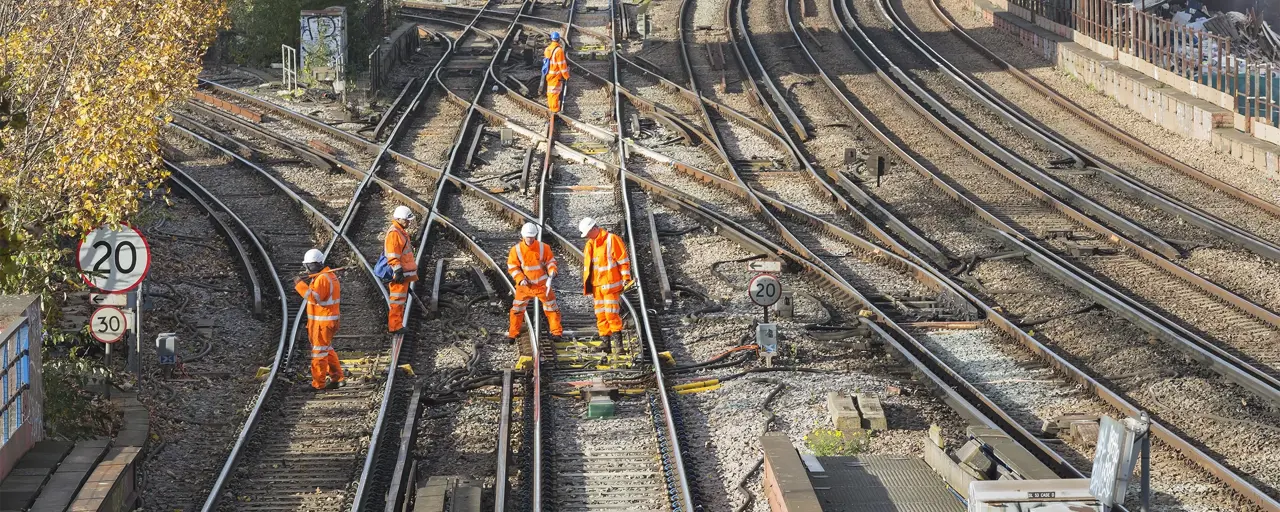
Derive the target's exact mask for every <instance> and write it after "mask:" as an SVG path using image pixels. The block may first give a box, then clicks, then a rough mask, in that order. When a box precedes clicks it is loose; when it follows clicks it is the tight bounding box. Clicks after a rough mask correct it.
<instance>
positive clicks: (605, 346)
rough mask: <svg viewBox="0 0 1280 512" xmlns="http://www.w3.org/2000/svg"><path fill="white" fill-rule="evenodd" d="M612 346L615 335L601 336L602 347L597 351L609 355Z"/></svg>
mask: <svg viewBox="0 0 1280 512" xmlns="http://www.w3.org/2000/svg"><path fill="white" fill-rule="evenodd" d="M612 344H613V335H605V336H601V337H600V347H599V348H597V349H596V350H599V351H600V353H602V354H608V353H609V352H610V349H609V346H610V345H612Z"/></svg>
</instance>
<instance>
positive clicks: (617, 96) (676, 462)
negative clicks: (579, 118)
mask: <svg viewBox="0 0 1280 512" xmlns="http://www.w3.org/2000/svg"><path fill="white" fill-rule="evenodd" d="M619 1H620V0H609V16H610V24H611V28H612V31H611V34H610V35H611V36H612V37H611V38H610V44H609V48H610V51H609V55H610V56H611V57H612V60H613V77H612V79H613V82H614V83H615V84H618V87H615V89H614V95H613V112H614V114H613V117H614V130H615V135H616V136H617V138H618V168H619V180H618V187H619V190H620V192H621V195H622V205H623V211H624V212H625V213H626V215H624V216H623V218H624V219H626V228H627V240H626V242H627V253H628V254H633V255H636V257H638V256H639V253H637V252H636V244H635V241H636V235H635V229H634V226H633V225H632V218H631V214H632V209H631V198H630V194H629V192H628V191H627V179H626V178H627V175H628V172H627V146H626V145H625V144H623V143H622V141H623V134H622V95H621V93H620V92H618V91H619V90H620V89H621V88H622V87H621V79H622V77H621V76H620V75H619V70H618V30H619V24H620V22H621V23H625V22H626V20H624V19H623V18H622V14H621V12H620V11H621V9H619V7H618V2H619ZM641 270H643V269H642V267H641V265H635V266H634V269H633V271H632V272H633V274H632V278H633V279H634V281H635V283H636V298H637V300H638V301H639V302H640V311H639V316H638V317H636V318H637V319H639V320H640V322H637V323H638V324H639V323H643V325H644V329H643V334H644V337H645V341H646V342H647V344H648V346H649V357H650V358H652V361H653V375H654V379H655V380H656V381H657V382H656V386H657V388H658V398H659V399H660V400H659V401H660V403H662V411H663V420H664V422H665V423H666V427H667V444H668V446H669V447H670V450H671V457H672V459H673V460H672V463H671V465H672V466H674V469H675V473H676V479H677V487H678V488H677V489H676V490H675V491H676V495H677V496H678V498H679V500H680V502H679V503H673V505H674V507H673V508H674V509H675V510H683V511H685V512H693V511H694V510H695V509H694V506H693V492H692V491H691V490H690V489H689V479H688V476H687V475H686V472H685V466H684V455H683V454H682V453H681V451H680V437H679V431H678V430H677V429H676V424H675V418H674V417H673V415H674V414H673V412H672V410H671V401H670V398H669V397H668V396H667V392H668V390H667V384H666V377H665V376H664V375H663V372H662V358H661V357H660V355H659V353H658V346H657V343H656V342H655V341H654V338H653V327H652V326H651V325H650V322H649V306H648V303H647V300H648V299H647V298H646V296H645V290H644V283H643V281H644V280H643V279H642V278H641V276H642V272H641ZM624 302H629V301H624Z"/></svg>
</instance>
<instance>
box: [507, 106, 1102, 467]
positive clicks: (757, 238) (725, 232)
mask: <svg viewBox="0 0 1280 512" xmlns="http://www.w3.org/2000/svg"><path fill="white" fill-rule="evenodd" d="M486 116H488V117H490V118H491V120H497V121H502V122H505V123H506V126H507V127H509V128H512V129H513V131H514V132H515V133H516V134H517V135H519V136H521V137H525V138H528V139H530V140H533V141H535V142H538V141H544V139H541V138H540V137H541V136H540V135H539V134H536V133H534V132H532V131H530V130H528V129H525V128H523V127H521V126H519V125H517V124H514V123H511V122H510V121H509V120H507V119H506V118H505V117H503V116H501V115H500V114H497V113H488V114H486ZM552 150H553V151H555V152H556V154H557V155H558V156H561V157H564V158H568V159H571V160H574V161H578V162H583V163H588V164H590V165H593V166H596V167H599V168H601V169H605V170H611V172H615V171H612V169H614V168H615V167H616V165H613V164H610V163H608V162H604V161H600V160H597V159H594V158H592V157H590V156H588V155H585V154H582V153H578V152H576V151H575V150H573V149H572V148H569V147H567V146H564V145H562V144H559V143H555V144H553V145H552ZM645 156H649V155H645ZM708 176H709V177H710V176H713V175H710V174H708ZM626 179H627V180H629V181H632V182H635V183H636V184H637V185H639V186H641V187H642V188H644V189H645V190H646V191H648V192H650V193H651V194H654V195H655V198H657V199H658V200H659V201H660V202H663V203H664V204H667V205H668V206H672V207H674V208H676V209H679V210H680V211H684V212H686V213H689V214H691V215H693V216H694V217H695V218H697V219H699V220H700V221H702V222H704V223H705V224H707V225H709V226H712V227H713V228H716V229H717V231H718V233H720V234H721V235H722V236H725V237H726V238H728V239H730V240H733V241H735V242H736V243H738V244H739V245H741V246H742V247H743V248H744V249H746V250H748V251H750V252H754V253H757V254H766V255H772V256H779V257H782V258H784V259H787V260H788V261H792V262H794V264H795V265H798V266H800V267H801V268H803V269H804V275H806V276H811V277H812V278H815V279H818V280H820V281H821V282H824V283H826V284H827V285H829V286H834V287H835V291H836V293H837V294H838V295H839V296H841V297H846V298H849V299H851V300H852V299H854V298H855V297H856V292H855V291H854V290H853V288H852V287H851V286H850V285H848V283H845V282H842V281H841V280H839V279H838V278H835V277H832V276H831V275H830V274H828V273H826V272H825V271H823V270H822V269H820V268H818V267H817V266H815V265H813V264H811V263H808V262H807V261H805V260H804V259H803V258H801V257H800V256H798V255H795V254H794V253H791V252H790V251H788V250H786V249H784V248H782V247H779V246H776V245H774V244H773V243H772V242H771V241H770V237H768V236H763V235H760V234H756V233H749V232H747V231H746V230H745V229H744V228H742V227H741V226H737V225H735V224H734V223H733V222H732V221H729V220H727V219H725V218H723V217H720V216H718V215H717V214H715V213H714V212H712V211H711V210H709V209H707V208H705V207H702V206H699V205H698V204H697V200H695V199H692V198H690V197H688V196H687V195H684V194H682V193H680V192H678V191H675V190H673V189H670V188H668V187H666V186H663V185H660V184H657V183H655V182H652V181H648V180H647V179H645V178H642V177H639V176H636V175H634V174H628V175H627V176H626ZM708 181H716V183H717V184H718V185H728V186H738V185H737V184H735V183H734V182H732V181H729V180H725V179H723V178H718V177H715V178H712V179H709V180H708ZM764 197H765V200H766V201H774V202H775V203H776V204H777V206H776V207H778V208H785V207H786V205H784V204H782V203H780V202H779V201H777V200H772V199H771V198H768V197H767V196H764ZM493 200H495V201H500V200H499V199H497V198H494V199H493ZM508 208H510V209H512V210H513V211H514V207H511V206H508ZM797 211H799V210H797ZM517 213H518V212H517ZM528 218H532V217H528ZM814 218H815V219H816V217H814ZM821 222H823V223H824V225H826V226H828V227H829V228H834V225H830V224H827V223H826V222H825V221H821ZM834 229H835V230H836V231H834V232H835V233H840V232H841V230H839V228H834ZM548 231H550V230H548ZM552 233H553V234H554V232H552ZM844 233H846V235H848V236H853V235H851V234H848V233H847V232H844ZM854 238H856V236H854ZM859 240H860V239H859ZM561 243H562V244H566V245H567V244H568V241H567V240H564V241H562V242H561ZM861 247H863V248H865V249H866V250H868V251H872V252H873V253H875V254H883V252H882V250H881V248H880V247H879V246H877V245H876V244H873V243H870V242H865V241H863V242H862V245H861ZM890 256H893V255H890ZM893 257H895V258H896V256H893ZM904 264H905V265H908V266H913V267H914V268H916V269H918V270H916V271H915V272H914V274H915V275H917V276H918V277H920V278H921V279H922V280H926V282H927V283H928V284H929V285H930V286H931V287H940V286H941V287H945V288H951V289H955V290H958V292H959V293H965V295H964V297H966V299H965V300H969V301H975V300H976V299H975V298H973V297H972V295H969V294H967V293H966V292H964V290H963V289H960V288H959V286H958V285H956V284H954V283H953V282H950V281H948V280H945V279H939V278H938V276H937V274H935V273H933V272H932V270H929V269H926V268H925V267H922V266H920V265H918V264H916V263H913V262H907V263H904ZM929 279H934V280H933V281H928V280H929ZM941 283H947V284H941ZM866 305H867V306H868V307H871V308H874V307H875V306H874V304H870V303H869V302H867V303H866ZM873 310H875V311H879V310H878V309H873ZM986 311H988V313H989V314H994V312H993V311H990V309H989V308H986ZM879 317H880V318H884V319H886V320H890V321H891V319H889V317H887V316H884V315H883V314H880V315H879ZM1003 321H1004V323H1005V326H1007V327H1008V328H1011V329H1015V330H1016V327H1014V326H1013V324H1012V323H1011V322H1008V321H1007V320H1003ZM873 330H876V331H877V332H878V333H879V334H880V335H881V336H890V335H889V334H888V333H886V332H885V331H884V330H883V329H880V328H879V327H878V326H873ZM892 331H893V332H895V333H898V336H899V337H903V338H904V339H907V340H909V341H908V342H906V343H902V342H899V341H897V340H896V339H893V338H889V339H888V340H887V341H886V342H887V343H889V344H890V345H891V346H894V347H895V349H896V350H898V351H899V352H900V353H901V354H902V355H903V357H904V358H906V359H908V360H909V361H911V362H912V363H913V364H914V365H915V366H916V367H918V368H920V369H921V371H922V373H924V374H925V375H926V376H927V377H928V378H929V381H930V383H932V385H933V386H934V387H935V388H937V389H938V390H939V391H940V392H941V393H943V394H944V395H945V396H946V397H947V398H945V399H944V400H945V401H946V402H947V403H948V404H950V405H951V406H952V407H953V408H954V409H956V410H957V411H958V412H959V413H960V414H961V415H962V416H963V417H965V418H967V419H969V420H970V421H971V422H972V423H973V424H979V425H984V426H989V427H993V428H1001V429H1002V430H1005V431H1013V432H1016V433H1018V434H1019V437H1020V439H1021V440H1022V442H1023V443H1024V444H1026V445H1029V446H1033V447H1036V452H1038V455H1037V457H1038V458H1040V459H1041V460H1042V461H1046V462H1047V463H1048V464H1049V465H1050V466H1052V467H1054V468H1059V469H1058V472H1059V473H1060V474H1064V475H1067V476H1073V477H1075V476H1079V473H1078V472H1076V470H1075V469H1074V468H1072V467H1070V466H1069V465H1068V464H1066V462H1065V461H1064V460H1063V459H1061V456H1059V455H1058V454H1057V453H1056V452H1054V451H1052V450H1051V449H1049V448H1048V447H1047V445H1045V444H1044V443H1043V442H1042V441H1040V440H1039V439H1038V438H1036V437H1035V436H1034V435H1032V434H1031V433H1030V432H1029V431H1027V430H1026V429H1025V428H1022V427H1021V426H1020V425H1018V424H1017V423H1016V422H1015V421H1013V419H1012V418H1011V417H1010V416H1009V415H1008V414H1007V413H1005V412H1004V411H1003V410H1001V409H1000V408H999V407H998V406H997V405H995V402H994V401H992V400H991V399H990V398H987V397H986V396H985V395H983V394H982V393H981V392H979V391H977V389H976V388H975V387H973V386H972V385H971V384H969V383H967V382H966V381H965V380H964V379H963V378H962V377H960V375H959V374H958V373H956V372H954V371H953V370H951V369H950V368H949V367H947V366H946V365H945V363H943V362H942V361H941V360H940V359H938V358H937V357H936V356H935V355H933V354H932V353H930V352H928V351H927V350H926V349H925V348H924V347H923V345H921V344H919V342H918V341H915V340H914V338H912V337H910V335H909V333H907V332H906V331H905V330H903V329H901V328H900V327H897V326H896V324H895V326H894V327H893V329H892ZM1024 335H1025V333H1024ZM908 347H911V348H908ZM916 354H919V355H916ZM930 368H940V369H942V370H941V374H942V375H945V376H946V379H944V378H943V377H939V374H938V373H935V372H934V371H933V370H932V369H930ZM958 390H960V391H958ZM962 391H963V394H962ZM965 397H974V398H965ZM970 402H975V403H981V404H983V405H984V406H985V407H987V408H988V409H990V410H992V411H994V414H995V415H996V417H998V418H1001V421H1002V423H997V422H995V421H994V420H992V419H990V417H989V416H988V415H987V414H985V413H982V412H980V411H979V410H978V409H977V408H976V407H975V406H974V405H972V404H971V403H970Z"/></svg>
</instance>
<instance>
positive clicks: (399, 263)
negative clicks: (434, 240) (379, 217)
mask: <svg viewBox="0 0 1280 512" xmlns="http://www.w3.org/2000/svg"><path fill="white" fill-rule="evenodd" d="M383 250H384V251H385V254H386V256H387V264H388V265H390V266H391V268H392V269H397V268H398V269H402V270H404V280H405V282H406V283H411V282H413V281H417V280H418V261H417V260H416V259H415V258H414V257H413V248H412V247H410V246H409V232H408V231H405V230H404V228H402V227H400V224H398V223H396V222H395V221H392V222H391V228H390V229H388V230H387V240H386V241H385V242H384V243H383Z"/></svg>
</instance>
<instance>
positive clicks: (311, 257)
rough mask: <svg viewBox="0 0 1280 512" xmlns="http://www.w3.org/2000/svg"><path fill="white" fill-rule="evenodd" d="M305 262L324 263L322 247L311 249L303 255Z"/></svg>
mask: <svg viewBox="0 0 1280 512" xmlns="http://www.w3.org/2000/svg"><path fill="white" fill-rule="evenodd" d="M302 262H303V263H324V253H323V252H320V249H311V250H309V251H307V253H306V254H304V255H302Z"/></svg>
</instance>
